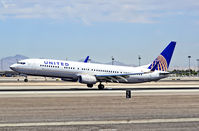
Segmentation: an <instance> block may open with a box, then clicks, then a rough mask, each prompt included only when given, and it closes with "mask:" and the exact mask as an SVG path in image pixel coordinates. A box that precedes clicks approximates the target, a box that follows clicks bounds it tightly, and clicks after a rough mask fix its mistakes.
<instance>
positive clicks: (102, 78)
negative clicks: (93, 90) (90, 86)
mask: <svg viewBox="0 0 199 131" xmlns="http://www.w3.org/2000/svg"><path fill="white" fill-rule="evenodd" d="M145 73H149V72H144V73H143V72H142V73H129V74H107V75H96V78H97V80H99V81H108V82H117V83H119V80H121V79H122V80H124V81H126V82H128V80H127V78H129V77H130V76H131V75H139V74H145Z"/></svg>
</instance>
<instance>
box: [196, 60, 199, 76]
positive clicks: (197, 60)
mask: <svg viewBox="0 0 199 131" xmlns="http://www.w3.org/2000/svg"><path fill="white" fill-rule="evenodd" d="M196 61H197V62H198V71H197V73H198V77H199V59H196Z"/></svg>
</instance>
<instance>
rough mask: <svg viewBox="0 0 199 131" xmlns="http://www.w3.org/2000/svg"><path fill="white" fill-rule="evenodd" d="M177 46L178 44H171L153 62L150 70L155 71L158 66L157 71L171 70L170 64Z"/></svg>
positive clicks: (172, 42)
mask: <svg viewBox="0 0 199 131" xmlns="http://www.w3.org/2000/svg"><path fill="white" fill-rule="evenodd" d="M175 46H176V42H174V41H171V43H170V44H169V45H168V46H167V47H166V48H165V49H164V50H163V51H162V53H161V54H160V55H159V56H158V57H157V58H156V59H155V60H154V61H153V63H152V64H151V65H150V66H149V67H148V69H153V67H154V66H157V67H156V70H160V71H167V69H168V68H169V64H170V61H171V57H172V55H173V51H174V49H175ZM157 63H158V64H157Z"/></svg>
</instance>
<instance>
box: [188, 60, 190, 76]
mask: <svg viewBox="0 0 199 131" xmlns="http://www.w3.org/2000/svg"><path fill="white" fill-rule="evenodd" d="M188 59H189V76H191V67H190V60H191V56H188Z"/></svg>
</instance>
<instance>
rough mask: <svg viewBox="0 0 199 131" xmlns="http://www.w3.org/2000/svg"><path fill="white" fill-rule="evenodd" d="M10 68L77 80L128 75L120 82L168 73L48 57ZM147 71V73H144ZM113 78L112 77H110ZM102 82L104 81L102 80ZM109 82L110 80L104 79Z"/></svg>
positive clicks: (118, 80) (142, 79)
mask: <svg viewBox="0 0 199 131" xmlns="http://www.w3.org/2000/svg"><path fill="white" fill-rule="evenodd" d="M10 68H11V69H12V70H14V71H16V72H19V73H21V74H26V75H34V76H45V77H58V78H62V79H63V80H66V81H78V77H79V76H81V75H90V76H96V77H97V76H98V75H118V76H120V75H124V74H131V75H129V77H128V78H126V80H124V79H118V78H117V81H114V80H113V81H111V82H120V83H140V82H148V81H157V80H159V79H162V78H165V77H167V76H168V75H160V74H163V73H166V72H163V71H154V72H150V70H149V69H147V68H146V66H141V67H128V66H116V65H106V64H94V63H83V62H73V61H62V60H50V59H26V60H22V61H20V62H18V63H16V64H13V65H12V66H11V67H10ZM145 72H148V73H145ZM112 79H114V77H112ZM102 82H104V81H103V80H102ZM105 82H110V81H105Z"/></svg>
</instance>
